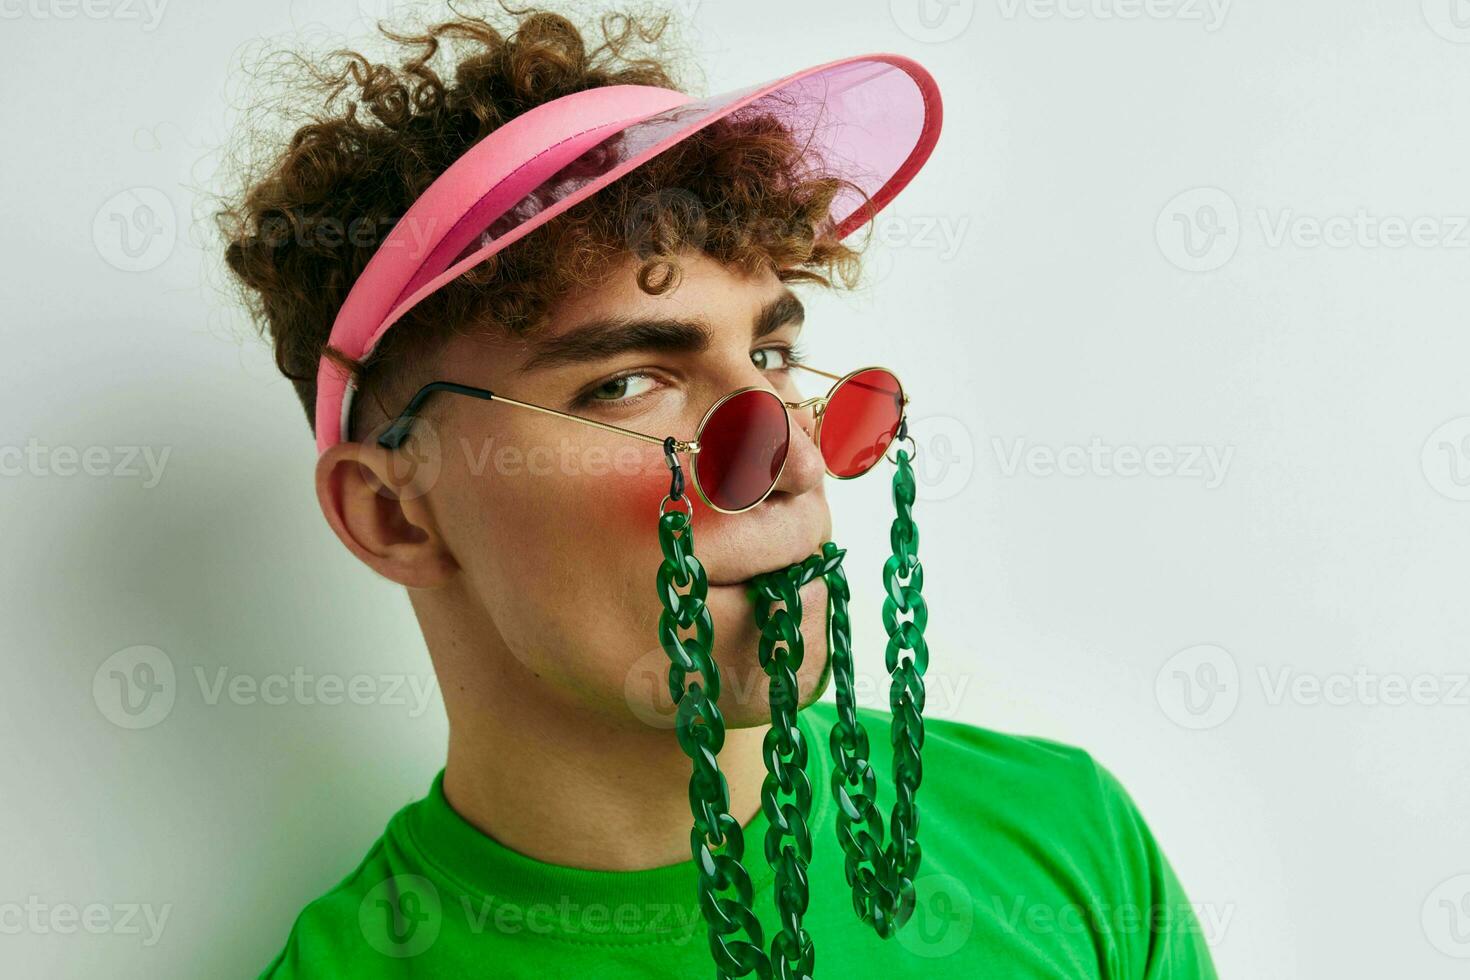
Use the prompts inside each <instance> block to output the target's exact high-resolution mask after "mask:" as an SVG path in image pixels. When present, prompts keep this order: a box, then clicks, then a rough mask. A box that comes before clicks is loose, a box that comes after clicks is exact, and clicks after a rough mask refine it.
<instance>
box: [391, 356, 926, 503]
mask: <svg viewBox="0 0 1470 980" xmlns="http://www.w3.org/2000/svg"><path fill="white" fill-rule="evenodd" d="M791 367H794V368H799V369H800V370H803V371H810V372H811V373H813V374H817V375H820V376H822V377H824V378H828V379H831V380H832V382H833V383H832V385H831V387H829V388H828V389H827V393H826V394H824V395H815V396H813V397H811V398H804V399H802V400H801V401H799V402H788V401H786V400H785V399H782V398H781V396H780V395H777V394H776V392H774V391H772V390H771V389H770V388H764V387H762V386H760V385H746V386H744V387H742V388H736V389H735V390H734V391H730V392H726V393H725V394H724V395H721V396H720V397H719V398H717V399H716V400H715V402H714V404H713V405H711V406H710V407H709V408H708V409H707V410H706V411H705V413H704V415H703V416H702V417H701V418H700V420H699V425H698V426H696V427H695V430H694V438H693V439H692V440H689V441H687V442H686V441H682V440H679V439H675V440H674V446H673V449H674V452H675V453H688V454H689V457H690V466H689V474H690V482H691V483H693V484H694V490H695V492H696V493H698V494H699V499H701V500H703V501H704V502H705V504H706V505H707V506H708V507H709V508H710V509H711V510H714V511H717V512H718V513H721V514H743V513H745V512H746V511H747V510H750V509H751V508H753V507H756V506H758V505H759V504H760V503H761V502H762V501H764V500H765V499H766V498H767V497H769V496H770V495H771V491H772V490H774V489H776V484H777V483H779V482H780V481H781V474H782V473H784V472H786V459H787V458H789V456H790V445H791V413H792V412H793V411H800V410H802V409H805V408H811V409H813V410H814V411H813V413H812V414H813V417H814V418H815V420H816V422H815V426H814V428H813V430H812V442H813V443H814V444H815V445H816V447H817V449H818V451H820V450H821V448H822V421H823V419H825V418H826V412H827V405H828V403H829V402H830V401H831V400H832V395H833V393H834V392H836V391H837V389H838V388H840V387H842V385H844V384H846V383H847V382H848V381H851V380H852V379H853V378H854V377H856V376H857V375H859V374H862V373H863V372H865V371H884V372H886V373H887V374H888V375H890V376H891V377H892V378H893V380H894V381H895V382H897V384H898V393H899V396H900V398H901V405H902V411H901V412H900V415H899V418H900V420H902V418H903V416H904V415H905V414H907V409H908V403H909V396H908V394H907V393H906V392H905V391H904V390H903V382H902V381H900V380H899V378H898V375H897V374H895V373H894V372H893V371H891V370H890V369H888V368H886V367H882V366H880V365H876V364H874V365H868V366H867V367H860V368H857V369H856V370H853V371H849V372H847V373H846V374H832V373H831V372H828V371H822V370H820V369H818V368H814V367H811V366H809V365H806V364H792V365H791ZM436 391H447V392H451V393H453V394H457V395H467V396H469V397H471V398H479V399H481V400H482V401H496V402H504V403H506V404H507V405H515V406H516V407H518V408H528V409H530V410H531V411H533V412H540V413H542V414H543V415H553V416H556V417H557V418H563V419H571V420H572V421H573V422H580V423H582V424H583V425H590V426H592V427H593V428H596V429H602V430H604V431H606V432H616V433H619V434H620V435H625V436H631V437H632V438H634V439H641V440H643V441H644V442H651V443H654V444H655V445H658V446H660V447H662V446H663V445H664V439H663V438H661V437H659V436H654V435H649V434H648V433H646V432H638V431H636V430H634V429H626V428H624V427H623V426H620V425H613V424H612V423H610V422H599V421H597V420H596V419H589V418H585V417H583V416H581V415H572V414H571V413H569V412H563V411H559V410H557V409H555V408H547V407H546V406H544V405H536V404H533V403H532V402H523V401H521V400H519V399H516V398H510V397H508V396H506V395H497V394H495V393H494V392H492V391H490V390H488V389H486V388H476V387H473V386H471V385H462V384H459V383H457V382H453V381H432V382H430V383H429V384H426V385H424V386H423V387H422V388H420V389H419V390H418V391H417V392H415V393H414V396H413V397H412V398H411V399H409V402H408V404H407V405H406V406H405V407H404V409H403V411H402V412H400V413H399V414H398V416H397V417H396V418H394V419H393V421H392V422H390V423H389V424H388V427H387V428H386V429H384V430H383V432H382V433H381V434H380V435H379V436H378V437H377V439H376V440H375V441H376V442H377V444H378V445H379V446H382V447H383V448H384V449H389V450H394V449H398V448H399V447H400V446H402V445H403V443H404V441H405V440H407V438H408V435H409V432H410V430H411V429H412V427H413V423H414V421H415V420H416V419H417V418H418V414H419V409H420V408H421V407H422V406H423V403H424V401H425V400H426V399H427V398H428V397H429V396H430V395H432V394H433V393H434V392H436ZM747 391H765V392H769V393H770V394H772V395H775V396H776V398H777V399H779V400H780V401H781V404H782V405H783V406H784V407H785V408H786V410H787V411H786V443H787V455H786V457H783V458H782V460H781V467H780V469H778V470H777V471H776V478H775V479H774V480H772V481H771V485H770V486H769V487H767V488H766V492H765V493H763V494H761V496H760V499H758V500H756V501H754V502H753V503H750V504H748V505H746V506H745V507H741V508H739V509H738V510H727V509H725V508H724V507H720V506H719V505H717V504H715V503H714V502H713V501H711V500H710V499H709V496H708V495H707V494H706V493H705V492H704V487H702V486H701V485H700V483H699V467H698V466H697V465H695V464H696V463H697V462H698V460H697V459H695V457H696V456H698V454H699V437H700V436H701V435H702V434H703V433H704V427H705V424H706V423H707V422H709V420H710V419H711V418H712V417H713V416H714V414H715V412H717V411H719V409H720V407H721V406H723V405H724V404H725V402H727V401H729V400H730V399H731V398H734V397H736V396H737V395H743V394H745V393H746V392H747ZM900 424H902V423H901V422H900ZM890 444H891V441H890ZM873 462H874V464H876V463H877V460H874V461H873ZM822 466H823V468H824V469H825V470H826V471H827V474H828V475H829V476H831V477H832V478H834V479H837V480H854V479H857V478H858V477H860V476H862V475H863V474H864V473H867V472H868V470H870V469H872V466H869V467H868V468H867V469H864V470H863V471H862V473H854V474H853V475H852V476H841V475H839V474H837V473H834V472H832V468H831V467H830V466H828V465H827V459H826V457H825V456H823V457H822ZM667 499H668V498H665V502H667ZM660 509H662V504H661V505H660Z"/></svg>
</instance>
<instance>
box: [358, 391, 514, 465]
mask: <svg viewBox="0 0 1470 980" xmlns="http://www.w3.org/2000/svg"><path fill="white" fill-rule="evenodd" d="M436 391H447V392H450V393H452V394H455V395H468V396H469V397H471V398H479V399H482V400H484V401H492V400H496V399H495V393H494V392H492V391H490V390H488V389H486V388H473V387H471V386H469V385H462V384H456V383H455V382H453V381H431V382H430V383H429V384H426V385H424V386H423V387H422V388H420V389H419V390H418V391H416V392H414V395H413V397H412V398H410V399H409V401H408V404H407V405H405V406H403V411H402V412H399V413H398V417H397V418H395V419H394V420H393V421H392V422H391V423H390V424H389V426H388V428H386V429H384V430H383V434H382V435H380V436H378V445H380V446H382V447H383V448H384V449H397V448H398V447H400V446H402V445H403V442H404V440H405V439H407V438H408V433H409V430H411V429H412V428H413V424H414V422H415V421H417V419H418V417H419V409H421V408H423V406H424V402H426V401H428V400H429V396H430V395H432V394H433V393H434V392H436ZM499 400H500V401H504V399H499Z"/></svg>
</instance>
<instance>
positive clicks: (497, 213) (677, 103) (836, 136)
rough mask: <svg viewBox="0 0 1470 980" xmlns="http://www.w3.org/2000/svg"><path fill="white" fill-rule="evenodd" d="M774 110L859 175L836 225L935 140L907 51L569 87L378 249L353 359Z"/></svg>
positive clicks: (335, 402)
mask: <svg viewBox="0 0 1470 980" xmlns="http://www.w3.org/2000/svg"><path fill="white" fill-rule="evenodd" d="M736 113H741V114H746V113H749V114H751V115H755V116H764V115H773V116H775V117H777V118H778V119H781V120H782V121H783V124H784V125H786V126H787V127H788V128H789V130H790V131H791V132H792V133H793V134H794V135H795V136H796V137H797V138H798V139H800V140H802V141H804V142H805V143H806V144H807V147H808V148H807V154H808V156H809V157H810V158H811V163H812V166H813V167H814V168H816V169H818V170H820V171H821V172H823V173H827V174H831V175H834V176H838V177H841V178H843V179H845V180H847V181H850V182H851V183H852V184H854V185H855V186H856V187H859V188H861V189H862V191H863V193H864V194H866V195H867V200H866V202H864V200H863V198H862V196H860V195H859V194H858V193H856V192H855V191H853V190H851V189H849V188H844V189H843V190H842V191H841V192H839V194H838V195H837V197H836V198H835V199H834V200H833V203H832V210H831V215H830V217H831V221H832V225H833V227H834V228H835V233H836V236H837V237H838V238H839V239H840V238H844V237H846V236H847V235H848V234H850V233H851V232H853V231H855V230H856V229H858V228H860V227H862V226H863V225H864V224H865V223H866V222H867V221H868V220H869V219H871V218H872V217H873V216H874V215H875V214H877V213H878V211H880V210H881V209H882V208H883V206H884V205H886V204H887V203H888V202H889V201H890V200H892V199H893V197H894V196H895V195H896V194H897V193H898V192H899V191H900V190H902V189H903V188H904V186H906V185H907V184H908V182H909V181H910V180H912V179H913V177H914V175H915V174H916V173H918V171H919V168H920V167H922V166H923V165H924V162H925V161H926V160H927V159H928V158H929V154H930V152H931V151H932V150H933V149H934V143H935V141H936V140H937V139H938V138H939V127H940V124H941V121H942V109H941V105H940V100H939V87H938V85H936V83H935V81H934V78H933V76H932V75H930V74H929V72H927V71H926V70H925V69H924V68H923V67H921V66H920V65H919V64H918V63H917V62H914V61H913V60H911V59H909V58H905V57H903V56H902V55H896V54H870V55H860V56H857V57H852V58H843V59H841V60H838V61H832V62H829V63H827V64H824V65H818V66H816V67H814V68H808V69H806V70H804V71H800V72H797V73H795V74H793V75H787V76H785V77H784V78H780V79H777V80H775V81H772V82H765V83H762V84H760V85H755V86H750V87H747V88H743V89H739V90H737V91H732V92H726V93H724V94H722V95H716V96H711V97H709V98H705V99H697V100H695V99H691V98H690V97H689V96H688V95H686V94H684V93H682V92H675V91H673V90H671V89H664V88H658V87H654V86H647V85H609V86H605V87H601V88H594V89H588V90H586V91H582V92H574V93H572V94H571V95H566V96H563V97H561V98H559V99H556V100H554V101H552V102H547V103H545V104H543V105H540V106H537V107H536V108H534V109H531V110H530V111H528V112H525V113H523V114H521V115H519V116H516V117H515V118H513V119H511V120H509V121H508V122H506V123H505V124H503V125H502V126H500V128H498V129H496V130H495V131H494V132H492V133H490V134H489V135H488V136H486V137H485V138H484V139H482V140H481V141H480V142H478V143H476V144H475V145H474V146H473V147H471V148H470V149H469V150H468V151H466V152H465V153H464V155H463V156H461V157H460V158H459V159H458V160H456V161H455V162H454V163H453V164H451V165H450V167H449V168H448V169H447V170H445V171H444V173H443V174H441V175H440V176H439V177H438V178H437V179H435V181H434V182H433V183H432V184H430V185H429V187H428V188H427V189H426V190H425V191H424V192H423V193H422V194H421V195H419V197H418V199H417V200H415V201H414V203H413V204H412V206H410V207H409V209H408V210H407V211H406V212H405V213H404V214H403V216H402V217H401V218H399V220H398V221H397V223H396V224H394V226H393V229H392V230H391V231H390V232H389V233H388V235H387V237H386V238H384V240H383V242H382V243H381V244H380V245H379V246H378V249H377V251H376V252H374V253H373V256H372V258H371V259H370V260H369V261H368V264H367V266H366V267H365V268H364V269H363V271H362V274H361V275H360V276H358V278H357V281H356V282H354V283H353V285H352V289H351V291H350V292H349V293H348V294H347V299H346V300H345V301H344V302H343V304H342V308H341V309H340V310H339V311H338V313H337V318H336V320H335V322H334V323H333V324H332V332H331V336H330V338H329V339H328V344H329V345H330V346H331V347H332V348H334V349H335V350H337V351H339V352H340V353H342V354H344V355H346V356H347V357H349V358H353V359H355V360H361V359H362V358H364V357H366V356H367V355H368V354H369V353H371V352H372V349H373V347H374V346H375V345H376V344H377V343H378V341H379V339H381V338H382V336H383V335H384V334H385V333H386V332H387V331H388V328H390V327H392V326H393V324H395V323H397V322H398V321H399V320H400V319H401V318H402V317H403V315H404V314H405V313H407V312H408V311H409V310H410V309H412V308H413V307H414V306H415V305H416V304H417V303H419V302H420V301H422V300H423V299H424V297H426V296H428V295H429V294H431V293H433V292H434V291H435V290H437V289H439V288H440V287H441V286H443V285H445V284H446V283H448V282H450V281H451V280H453V279H454V278H456V277H457V276H459V275H461V274H462V273H464V272H465V271H467V270H468V269H470V268H472V267H474V266H475V265H477V264H479V263H480V262H483V261H484V260H485V259H487V258H489V257H490V256H491V255H494V254H495V253H496V252H498V251H500V250H501V249H503V248H505V247H506V246H508V245H510V244H511V243H513V242H515V241H516V240H517V239H519V238H521V237H522V236H524V235H527V234H529V233H530V232H532V231H533V230H535V229H536V228H537V227H539V226H540V225H542V224H544V223H545V222H547V221H549V220H551V219H552V218H554V217H555V216H556V215H558V214H560V213H561V212H563V211H565V210H566V209H567V208H570V207H571V206H572V205H574V204H576V203H577V202H579V201H582V200H584V199H585V198H587V197H590V196H591V195H593V194H595V193H596V192H597V191H598V190H600V189H602V188H603V187H606V186H607V185H608V184H610V183H612V182H613V181H614V180H617V179H618V178H619V177H621V176H623V175H624V174H626V173H627V172H628V171H630V170H632V169H633V168H635V167H637V166H639V165H640V164H643V163H646V162H648V161H649V160H650V159H652V158H653V157H655V156H657V155H658V154H660V153H662V152H664V151H665V150H667V149H669V148H670V147H672V146H673V145H674V144H676V143H678V142H679V141H680V140H683V139H685V138H686V137H688V136H690V135H691V134H693V133H695V132H697V131H698V130H700V129H702V128H704V127H705V126H708V125H709V124H710V123H713V122H715V121H717V120H719V119H723V118H725V117H726V116H730V115H733V114H736ZM350 382H351V379H350V377H349V375H348V373H347V372H346V371H345V370H344V369H343V368H342V367H340V366H339V365H338V364H336V363H334V362H333V361H331V360H329V359H328V358H326V357H323V358H322V360H321V364H320V367H319V368H318V371H317V394H316V438H317V451H318V452H319V453H320V452H326V451H327V450H328V449H329V448H331V447H332V446H333V445H335V444H337V443H338V442H342V441H345V440H346V439H347V428H348V419H349V418H350V413H351V410H352V386H351V383H350Z"/></svg>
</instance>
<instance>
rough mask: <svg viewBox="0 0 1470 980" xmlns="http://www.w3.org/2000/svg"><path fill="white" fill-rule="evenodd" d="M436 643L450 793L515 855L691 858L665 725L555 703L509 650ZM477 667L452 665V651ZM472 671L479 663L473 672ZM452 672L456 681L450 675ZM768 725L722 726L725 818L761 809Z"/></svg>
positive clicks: (685, 771) (594, 861) (681, 766)
mask: <svg viewBox="0 0 1470 980" xmlns="http://www.w3.org/2000/svg"><path fill="white" fill-rule="evenodd" d="M440 646H441V649H436V655H435V661H436V667H437V668H438V670H439V672H440V676H441V681H442V682H443V683H442V684H441V687H442V689H443V691H444V698H445V707H446V709H447V710H448V712H449V723H450V724H449V731H450V735H449V756H448V762H447V763H446V766H445V773H444V793H445V797H446V799H447V800H448V801H449V804H450V806H452V807H453V808H454V809H455V811H456V812H457V813H459V814H460V816H462V817H464V818H465V820H467V821H468V822H469V823H470V824H472V825H473V826H475V827H476V828H478V829H479V830H480V831H481V832H483V833H485V834H487V835H489V836H490V837H493V838H494V839H495V840H496V841H498V842H499V843H501V844H503V845H505V846H506V847H508V848H510V849H511V850H514V851H517V852H519V853H521V854H524V855H526V856H528V857H531V858H534V859H536V860H538V861H544V862H547V863H551V864H559V865H565V866H569V867H574V868H586V869H591V870H606V871H633V870H642V869H646V868H655V867H662V866H664V865H669V864H675V863H678V862H681V861H687V860H690V857H691V855H690V852H689V833H690V828H691V826H692V825H693V816H692V814H691V813H690V809H689V779H690V773H691V762H690V760H689V758H688V756H686V755H685V754H684V752H683V750H682V749H681V748H680V747H679V743H678V741H677V739H676V738H675V737H674V731H673V727H672V725H673V719H672V717H670V718H669V719H668V727H658V726H655V725H650V724H646V723H644V722H642V721H640V720H639V719H638V718H637V717H635V716H633V715H631V714H629V715H628V717H627V718H626V719H624V720H621V721H619V720H617V719H616V713H614V712H608V711H603V712H601V713H599V712H598V710H597V709H596V708H595V707H592V706H587V705H580V704H577V703H574V702H571V701H568V700H565V699H557V697H556V695H557V693H558V692H557V691H556V690H555V689H554V688H553V687H552V686H551V685H549V684H547V682H546V681H545V680H543V679H541V678H538V677H537V676H535V675H534V674H533V673H532V672H531V671H530V670H529V669H527V668H526V666H525V665H524V664H522V663H521V662H520V661H519V660H517V659H516V658H515V657H514V656H509V655H506V656H503V657H500V658H498V664H497V666H496V667H495V669H494V670H489V669H484V668H486V667H487V665H486V664H485V661H484V659H483V654H484V652H483V651H475V652H471V651H467V650H466V651H461V652H460V653H459V654H457V653H454V652H450V653H445V652H444V651H443V650H442V644H441V645H440ZM461 654H462V655H463V656H465V657H473V658H474V659H475V661H476V662H474V663H453V664H452V663H450V661H452V660H455V659H457V657H458V656H460V655H461ZM477 668H478V669H477ZM451 678H452V682H451ZM769 728H770V725H769V724H766V725H757V726H754V727H750V728H727V730H726V733H725V743H724V746H723V747H722V748H721V750H720V754H719V764H720V771H721V773H722V774H723V775H724V777H725V781H726V783H727V785H728V786H729V793H730V814H731V816H732V817H734V818H735V819H736V820H737V821H739V823H740V824H741V825H742V826H744V825H746V824H748V823H749V822H750V821H751V819H753V818H754V817H755V815H756V814H757V813H758V812H759V810H760V791H761V785H762V783H763V781H764V780H765V777H766V771H765V763H764V760H763V756H762V743H763V741H764V739H765V735H766V732H767V731H768V730H769Z"/></svg>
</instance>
